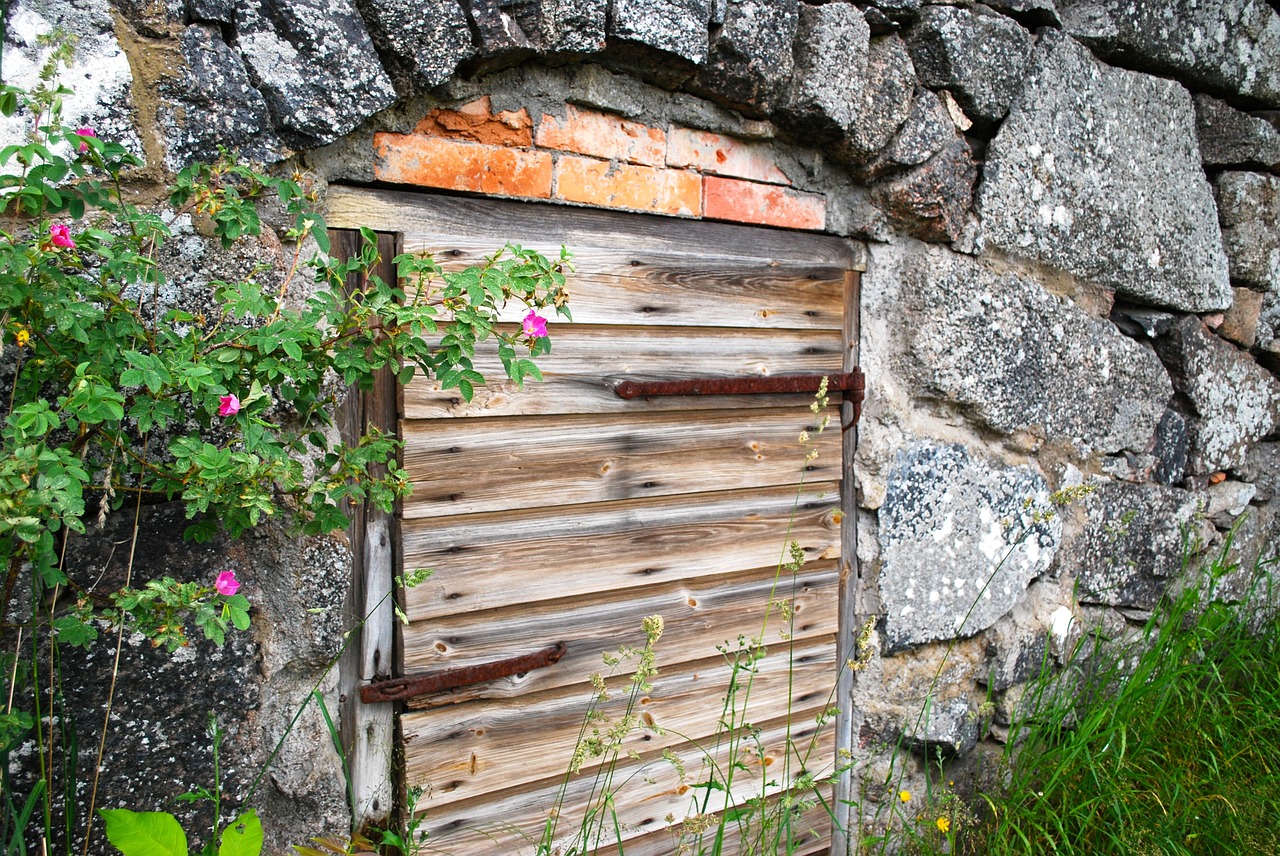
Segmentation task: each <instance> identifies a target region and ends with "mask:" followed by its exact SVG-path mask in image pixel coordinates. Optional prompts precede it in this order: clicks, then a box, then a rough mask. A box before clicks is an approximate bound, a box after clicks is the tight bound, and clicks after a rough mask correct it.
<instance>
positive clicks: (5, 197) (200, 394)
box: [0, 51, 568, 744]
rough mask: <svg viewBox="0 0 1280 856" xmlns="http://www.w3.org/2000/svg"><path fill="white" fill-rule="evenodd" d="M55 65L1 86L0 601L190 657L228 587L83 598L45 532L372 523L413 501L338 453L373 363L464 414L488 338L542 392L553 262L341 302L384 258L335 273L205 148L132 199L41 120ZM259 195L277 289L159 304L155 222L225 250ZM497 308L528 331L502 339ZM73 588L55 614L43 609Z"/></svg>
mask: <svg viewBox="0 0 1280 856" xmlns="http://www.w3.org/2000/svg"><path fill="white" fill-rule="evenodd" d="M68 55H69V54H67V53H66V52H65V51H64V52H61V53H58V52H55V56H54V59H53V60H51V61H50V63H49V65H48V66H47V67H46V69H45V72H44V75H43V79H44V80H45V82H44V83H42V84H41V85H40V86H38V87H37V88H35V89H34V90H32V91H30V92H27V91H24V90H21V89H17V88H14V87H12V86H0V112H3V113H4V114H5V115H6V116H13V115H15V114H24V115H26V116H28V117H29V118H30V119H31V128H32V131H31V135H30V137H29V141H28V142H26V143H25V144H23V145H11V146H8V147H6V148H4V149H3V150H0V337H2V338H3V345H4V356H5V368H4V369H3V370H0V372H2V373H4V377H3V378H2V380H3V383H4V385H5V386H7V387H9V389H8V390H6V391H10V392H11V395H9V396H6V397H7V399H8V406H7V408H6V411H5V412H4V413H0V419H2V420H3V424H2V426H0V445H2V449H0V551H3V555H4V557H5V559H7V568H8V574H7V575H6V576H7V581H6V585H5V591H4V595H3V597H4V601H3V603H4V607H5V610H6V613H9V614H12V613H13V612H14V610H15V609H16V607H15V602H16V593H17V592H19V591H22V590H24V589H25V590H27V591H31V592H32V593H33V595H34V596H32V597H30V598H28V599H29V601H30V602H31V603H32V604H35V607H33V610H34V614H33V615H32V616H31V623H32V624H39V623H41V622H48V623H49V624H50V625H51V626H52V628H53V632H54V634H55V637H56V638H57V640H58V641H60V642H62V643H64V644H73V645H89V644H91V643H92V642H93V640H94V638H95V637H96V636H97V634H98V627H99V626H100V623H101V621H102V620H103V619H105V620H107V621H109V622H111V623H113V624H115V625H119V624H124V625H126V626H129V627H131V628H132V629H136V630H139V631H141V632H143V633H145V634H147V635H148V636H149V637H150V638H151V639H152V640H153V641H154V642H155V643H156V644H159V645H164V646H166V647H168V648H170V649H174V648H177V647H179V646H182V645H185V644H187V633H188V632H189V626H190V624H192V623H193V624H194V625H195V626H196V627H197V628H199V629H200V630H201V631H202V632H203V633H204V635H205V636H206V637H208V638H211V639H214V640H215V641H217V642H219V643H220V642H222V641H223V638H224V636H225V633H226V632H227V631H228V629H229V628H230V627H232V626H234V627H236V628H240V629H244V628H245V627H247V626H248V624H249V602H248V600H247V599H246V598H245V597H244V595H243V594H240V593H238V589H239V587H240V582H241V581H239V580H237V579H236V577H235V575H234V574H233V573H231V572H229V571H228V572H225V573H223V574H221V575H219V577H218V579H217V580H216V581H208V582H206V583H203V584H202V583H179V582H177V581H176V580H173V579H171V578H164V579H160V580H150V581H143V582H141V583H140V584H135V585H136V587H135V588H130V589H127V590H123V591H117V592H102V591H95V590H94V589H93V584H92V581H85V580H79V581H77V580H69V579H68V577H67V574H66V572H65V569H64V568H62V567H61V566H60V564H59V553H60V544H59V542H60V540H61V539H62V538H63V537H64V536H65V534H66V533H68V532H83V531H84V529H85V525H86V520H87V519H89V520H91V519H93V518H95V517H103V516H105V515H108V514H111V513H112V512H113V511H115V510H116V509H118V508H119V507H120V506H121V505H122V504H123V503H125V502H126V501H128V502H129V503H130V508H132V505H133V502H135V501H141V500H143V499H155V500H175V499H176V500H180V501H181V502H182V503H184V504H185V507H186V511H187V516H188V517H189V518H190V519H191V520H192V523H191V525H190V527H189V528H188V530H187V533H186V534H187V535H188V536H189V537H192V538H195V539H197V540H199V539H205V538H208V537H209V536H210V535H212V534H213V533H214V531H216V530H218V529H221V530H224V531H225V532H227V533H228V534H229V535H231V536H232V537H236V536H239V535H241V534H242V533H244V532H245V531H246V530H248V529H250V528H251V527H253V526H255V525H257V524H258V523H259V522H261V521H262V520H263V519H264V518H266V517H271V516H278V517H281V518H284V519H287V520H288V521H290V522H291V523H293V524H294V525H296V527H297V528H298V529H300V530H301V531H303V532H306V533H322V532H327V531H332V530H336V529H341V528H343V527H345V526H346V525H347V524H348V522H349V521H348V516H347V515H348V513H349V511H350V510H351V509H352V508H353V507H354V506H356V505H358V504H360V503H364V502H371V503H374V504H375V505H377V506H378V507H380V508H383V509H389V508H390V507H391V505H392V504H393V503H394V502H395V500H396V499H397V498H398V497H401V496H404V495H405V494H406V493H407V491H408V482H407V480H406V479H405V476H404V473H403V471H402V470H401V469H399V468H398V467H397V466H396V464H395V458H396V452H397V450H398V448H399V443H398V442H397V440H396V438H395V437H394V436H393V435H389V434H385V433H382V432H379V431H377V430H373V429H371V430H369V431H368V432H367V433H366V434H365V435H364V436H362V437H360V438H359V439H358V441H356V442H352V443H349V444H343V443H339V442H335V441H334V439H333V438H334V437H335V436H336V435H335V434H334V433H333V431H332V430H331V410H332V407H333V405H334V404H335V403H336V401H337V399H338V397H339V396H340V395H341V394H342V393H343V390H344V389H345V388H346V387H347V386H348V385H352V384H354V385H358V386H360V387H363V388H366V389H367V388H370V387H371V385H372V382H373V378H374V376H375V375H376V374H378V373H379V372H381V371H383V370H390V371H392V372H394V373H395V375H396V377H397V378H398V380H399V382H400V383H407V382H408V381H409V380H410V378H412V377H413V375H414V374H415V373H416V372H422V373H423V374H425V375H427V376H431V377H434V378H436V379H438V380H439V381H440V382H441V383H442V384H443V385H444V386H445V387H447V388H449V387H451V388H456V389H458V390H459V392H460V394H461V395H462V397H464V398H467V399H470V397H471V395H472V393H473V390H474V385H475V384H478V383H482V382H483V380H484V379H483V377H482V376H481V375H480V374H479V373H477V372H476V371H475V370H474V368H473V365H472V358H473V356H474V354H475V349H476V346H477V344H479V343H481V342H483V341H484V340H486V339H491V340H493V342H494V344H495V345H496V347H497V349H498V352H499V355H500V356H501V358H502V361H503V364H504V365H505V367H506V370H507V373H508V375H509V376H510V377H512V378H513V379H515V380H516V381H517V382H521V381H523V380H524V378H526V377H533V378H540V373H539V371H538V368H537V366H536V364H535V363H534V361H533V358H535V357H537V356H539V355H541V354H544V353H546V352H547V351H548V350H549V349H550V340H549V339H548V338H547V331H546V322H545V319H544V318H543V317H542V316H541V315H540V314H539V310H541V309H544V308H545V309H547V310H548V311H550V312H556V313H559V314H561V315H564V316H568V309H567V308H566V306H565V292H564V275H563V271H564V270H565V269H566V268H567V266H568V254H567V253H564V252H563V251H562V254H561V258H560V259H558V260H556V261H551V260H548V259H547V258H545V257H543V256H541V255H539V254H538V253H535V252H532V251H529V250H525V249H521V248H519V247H507V248H505V249H504V250H503V251H501V252H499V253H497V254H496V255H494V256H493V257H492V258H490V259H488V260H487V261H486V262H485V263H484V264H483V265H480V266H476V267H471V268H468V269H467V270H464V271H457V272H448V273H445V272H443V271H442V270H441V269H440V268H439V267H438V266H437V265H436V264H435V263H434V262H433V261H432V260H431V259H430V258H420V257H414V256H409V255H405V256H400V257H399V258H397V259H396V260H395V262H396V264H397V266H398V273H399V276H400V277H401V279H402V280H403V281H405V282H406V283H409V284H411V285H410V287H402V286H401V285H400V284H399V283H397V282H384V281H382V280H381V279H379V278H378V277H376V276H368V277H367V281H368V285H367V288H366V289H365V290H364V291H363V292H362V293H359V294H356V295H351V296H349V295H348V294H347V291H346V285H347V282H348V280H349V277H352V276H353V275H366V274H367V272H368V271H369V270H370V269H371V268H372V267H373V266H374V265H375V264H376V263H377V262H378V260H379V259H378V255H377V249H376V243H375V242H374V240H373V235H372V234H371V233H366V234H365V239H366V241H365V245H364V247H363V249H362V250H361V252H360V253H359V254H358V255H357V256H356V257H354V258H351V259H347V260H340V259H336V258H332V257H330V256H328V255H326V254H327V253H328V251H329V241H328V237H327V234H326V228H325V224H324V222H323V220H322V219H321V218H320V217H319V216H318V215H316V214H315V213H314V212H312V211H311V210H310V207H311V203H312V202H313V200H312V199H310V198H308V196H307V194H305V193H304V192H303V190H302V189H301V187H300V186H299V184H298V182H297V181H296V180H295V178H278V177H273V176H269V175H265V174H263V173H261V172H258V171H255V170H253V169H251V168H249V167H247V166H244V165H242V164H239V163H237V162H236V161H235V159H234V158H231V157H224V158H223V159H222V160H221V161H220V162H218V163H216V164H213V165H198V166H193V167H191V168H188V169H186V170H184V171H183V172H182V173H180V174H179V175H178V176H177V178H176V181H175V183H174V185H173V187H172V190H171V193H170V195H169V200H168V202H169V205H170V206H171V208H172V211H171V212H170V214H171V216H168V217H165V218H162V217H161V216H160V215H158V214H157V213H156V212H155V211H152V210H146V209H144V208H140V207H138V206H135V205H133V204H130V202H128V201H127V200H126V199H125V198H124V197H123V196H122V191H121V187H122V183H121V179H122V176H125V175H126V174H127V173H128V172H129V170H131V169H133V168H135V167H138V166H141V165H142V164H141V161H140V160H138V159H137V158H136V157H134V156H133V155H132V154H130V153H129V152H128V151H127V150H126V149H125V148H124V147H123V146H121V145H119V144H118V143H115V142H111V141H109V140H104V139H102V138H100V137H99V136H98V135H97V133H96V131H95V130H94V129H93V128H88V127H79V128H68V127H65V126H63V125H62V123H61V122H60V116H59V114H60V103H61V99H62V98H63V97H64V96H65V95H66V94H68V90H66V89H63V88H60V87H59V86H58V85H57V84H56V82H55V76H56V66H57V64H58V62H60V61H62V60H65V58H66V57H67V56H68ZM269 198H273V199H275V200H278V205H279V206H280V208H281V210H283V211H284V212H285V215H284V221H285V223H286V224H287V228H283V229H282V232H283V234H282V238H283V239H284V241H285V242H286V244H287V245H291V246H292V247H293V251H294V254H293V258H292V264H291V265H289V269H288V271H287V273H286V274H284V275H283V276H282V277H281V278H280V280H279V283H278V284H277V285H271V286H268V285H265V284H264V283H263V282H259V281H257V280H256V279H246V280H244V281H240V282H221V283H215V284H214V294H213V297H214V300H215V305H216V310H215V311H212V312H209V311H207V309H206V310H205V311H193V310H189V309H184V308H181V306H177V307H175V306H174V305H166V304H165V301H164V299H162V288H161V286H162V285H163V284H164V272H163V271H162V270H161V269H160V266H159V265H158V264H157V258H158V257H159V252H160V250H161V248H162V247H163V246H164V244H165V242H166V241H168V240H169V239H170V238H171V237H172V232H171V227H170V225H169V224H170V223H172V222H174V220H175V219H177V218H178V217H180V216H181V215H184V214H191V215H193V216H199V217H203V218H207V221H208V222H209V223H211V224H212V229H213V231H214V233H215V234H216V236H217V237H218V238H219V239H221V241H222V243H223V244H224V245H226V246H230V245H231V244H232V243H233V242H235V241H236V240H239V239H241V238H242V237H245V236H253V235H257V234H259V233H260V231H261V229H262V227H263V226H262V222H261V221H260V219H259V212H258V208H257V204H258V203H259V202H260V201H262V200H266V199H269ZM317 251H318V252H317ZM304 278H305V279H310V280H311V283H307V284H306V287H305V288H303V287H302V285H303V279H304ZM294 295H297V296H294ZM511 300H517V301H520V302H521V303H522V304H524V305H525V306H527V307H528V316H526V318H525V323H524V324H523V325H522V327H521V328H520V329H518V330H515V331H512V332H510V333H506V332H498V331H496V330H495V328H494V324H495V322H496V319H497V313H498V310H499V308H500V307H501V306H502V305H503V304H505V303H506V302H508V301H511ZM375 468H381V469H379V470H375ZM377 473H381V474H377ZM23 574H29V575H30V576H29V578H28V579H27V580H25V581H24V580H23V578H22V575H23ZM68 591H70V592H72V593H74V595H73V596H72V597H67V596H65V595H64V596H63V597H62V602H63V603H64V604H66V605H65V606H63V607H61V608H58V609H57V610H56V611H55V610H54V609H53V608H50V607H49V606H48V605H49V604H56V603H57V602H58V593H59V592H68ZM24 623H25V622H24ZM3 742H4V740H3V736H2V735H0V744H2V743H3Z"/></svg>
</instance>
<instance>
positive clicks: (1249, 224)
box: [1214, 172, 1280, 290]
mask: <svg viewBox="0 0 1280 856" xmlns="http://www.w3.org/2000/svg"><path fill="white" fill-rule="evenodd" d="M1214 191H1215V195H1216V196H1217V200H1218V218H1219V220H1220V221H1221V223H1222V244H1223V247H1224V248H1225V249H1226V252H1227V261H1228V263H1229V265H1230V270H1231V278H1232V279H1233V280H1235V281H1236V282H1239V283H1241V284H1243V285H1249V286H1252V287H1254V288H1260V289H1266V290H1280V178H1276V177H1274V176H1270V175H1262V174H1261V173H1256V172H1224V173H1223V174H1222V175H1220V176H1218V178H1217V179H1216V180H1215V181H1214Z"/></svg>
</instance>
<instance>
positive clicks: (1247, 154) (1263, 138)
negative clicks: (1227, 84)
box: [1195, 95, 1280, 167]
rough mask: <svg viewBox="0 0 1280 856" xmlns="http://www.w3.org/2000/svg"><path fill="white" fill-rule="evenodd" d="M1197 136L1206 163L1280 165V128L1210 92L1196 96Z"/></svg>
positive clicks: (1213, 164) (1202, 158) (1207, 164)
mask: <svg viewBox="0 0 1280 856" xmlns="http://www.w3.org/2000/svg"><path fill="white" fill-rule="evenodd" d="M1195 104H1196V135H1197V137H1198V138H1199V140H1200V159H1201V160H1202V161H1204V163H1205V165H1206V166H1254V165H1256V166H1263V167H1270V166H1276V165H1280V131H1278V130H1276V128H1274V127H1273V126H1272V125H1271V123H1270V122H1268V121H1266V120H1265V119H1258V118H1256V117H1254V116H1250V115H1249V114H1248V113H1244V112H1241V111H1240V110H1237V109H1235V108H1234V107H1232V106H1231V105H1230V104H1227V103H1226V102H1223V101H1219V100H1218V99H1217V98H1212V97H1210V96H1208V95H1197V96H1195Z"/></svg>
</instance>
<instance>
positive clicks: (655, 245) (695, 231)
mask: <svg viewBox="0 0 1280 856" xmlns="http://www.w3.org/2000/svg"><path fill="white" fill-rule="evenodd" d="M325 202H326V204H327V206H328V211H327V219H328V222H329V225H331V226H333V227H335V228H351V229H356V228H360V227H361V226H367V227H369V228H372V229H380V230H384V231H389V232H402V233H404V234H405V236H406V237H408V236H410V235H414V234H424V235H432V234H435V235H473V236H476V237H477V238H483V239H487V240H490V241H491V242H492V243H493V245H494V249H496V248H497V247H500V246H502V244H504V243H505V242H507V241H509V240H511V241H526V240H529V242H530V243H532V240H531V239H536V240H539V241H543V242H546V243H549V244H553V245H556V246H558V245H560V244H565V245H567V246H568V247H569V248H570V249H573V248H575V247H589V246H590V247H620V248H631V249H634V248H645V249H650V250H654V251H658V252H688V253H698V252H701V251H705V250H707V249H708V248H718V252H720V253H726V252H727V251H730V250H731V251H732V252H734V253H739V254H741V257H743V258H776V259H778V260H794V261H800V262H807V263H811V264H824V265H825V264H835V265H839V266H841V267H845V268H847V269H851V270H865V268H866V250H865V248H864V247H863V246H862V245H861V244H858V243H856V242H853V241H849V240H847V239H844V238H836V237H830V236H825V235H813V234H799V233H796V232H790V231H787V230H784V229H767V228H762V227H758V226H736V225H732V224H727V223H713V222H709V221H701V220H684V219H674V218H664V217H654V216H650V215H643V214H627V213H623V212H615V211H600V210H597V209H591V210H588V209H583V208H573V207H569V206H556V205H547V204H539V203H530V202H509V201H505V200H494V199H469V198H465V197H458V196H437V195H429V194H424V193H412V192H404V191H396V190H372V189H366V188H353V187H343V186H341V185H331V186H330V187H329V188H328V191H327V192H326V194H325Z"/></svg>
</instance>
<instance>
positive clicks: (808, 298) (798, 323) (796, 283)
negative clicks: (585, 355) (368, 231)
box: [405, 235, 845, 332]
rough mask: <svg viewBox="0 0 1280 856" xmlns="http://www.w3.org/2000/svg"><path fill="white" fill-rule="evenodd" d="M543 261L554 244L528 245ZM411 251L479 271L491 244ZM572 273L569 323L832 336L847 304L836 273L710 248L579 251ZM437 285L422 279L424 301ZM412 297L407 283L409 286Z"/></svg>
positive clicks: (469, 241)
mask: <svg viewBox="0 0 1280 856" xmlns="http://www.w3.org/2000/svg"><path fill="white" fill-rule="evenodd" d="M524 246H526V247H527V248H529V249H535V250H538V251H540V252H541V253H543V255H546V256H547V257H548V258H552V259H555V258H558V257H559V253H560V247H559V246H555V245H547V244H544V243H537V244H534V243H526V244H525V245H524ZM405 249H406V250H407V251H408V252H412V253H414V254H415V255H425V254H430V255H431V257H432V258H433V259H434V260H435V261H436V263H437V264H439V265H440V266H441V267H442V268H444V269H445V270H457V269H461V268H464V267H468V266H470V265H483V264H484V263H485V260H486V258H487V257H489V256H492V255H493V250H494V247H493V246H492V244H486V243H484V242H483V241H480V240H477V239H476V238H474V237H472V236H470V235H468V236H465V237H456V236H435V235H431V236H421V235H412V236H408V237H407V239H406V248H405ZM573 265H574V271H573V272H567V273H566V279H567V282H566V289H567V291H568V294H569V307H570V309H571V310H572V312H573V320H574V323H576V324H634V325H642V326H651V325H662V326H668V327H670V326H690V325H692V326H704V327H746V328H760V327H763V328H778V329H785V328H790V329H799V330H833V331H836V332H839V330H840V328H841V323H842V321H841V315H842V311H843V302H844V277H845V270H844V268H842V267H839V266H834V265H828V266H820V265H815V264H813V263H799V262H779V261H776V260H773V259H743V258H740V257H737V256H724V257H720V256H718V255H716V253H715V252H714V248H708V249H706V250H705V251H703V252H700V253H698V254H697V255H689V254H666V255H664V254H658V253H653V252H650V251H647V250H645V249H644V248H629V249H625V250H624V249H617V248H613V249H609V248H603V249H602V248H598V247H578V248H575V250H574V254H573ZM441 285H442V283H441V281H440V280H427V281H425V283H424V287H425V295H426V297H427V299H430V298H431V296H432V295H436V294H438V292H439V289H440V287H441ZM405 288H406V289H407V290H409V291H410V294H411V295H413V294H417V293H418V290H417V288H415V287H414V283H412V282H406V283H405ZM526 311H527V308H526V307H525V306H524V304H522V303H519V302H513V303H512V304H510V305H509V306H508V307H507V308H506V309H505V310H504V311H503V312H502V315H501V317H502V319H503V320H506V321H518V320H519V319H520V318H521V317H523V315H524V313H525V312H526Z"/></svg>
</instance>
